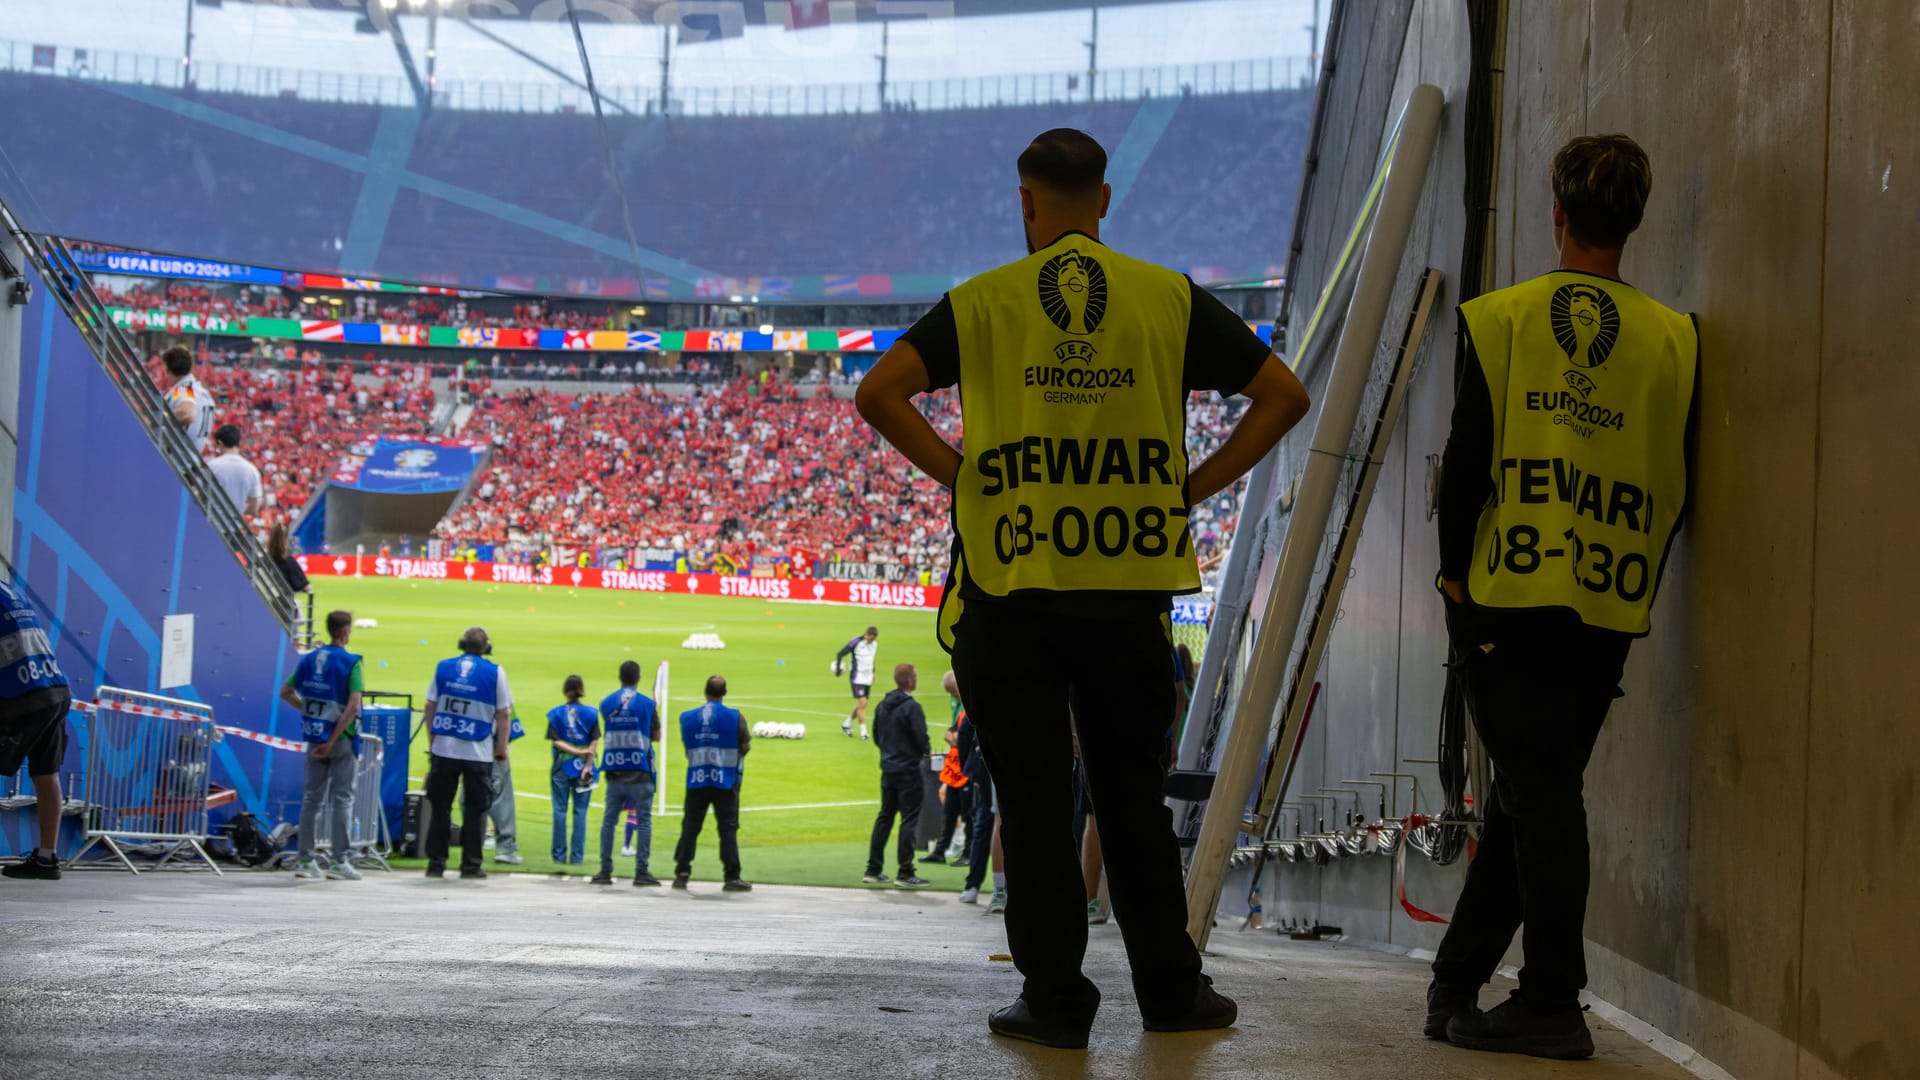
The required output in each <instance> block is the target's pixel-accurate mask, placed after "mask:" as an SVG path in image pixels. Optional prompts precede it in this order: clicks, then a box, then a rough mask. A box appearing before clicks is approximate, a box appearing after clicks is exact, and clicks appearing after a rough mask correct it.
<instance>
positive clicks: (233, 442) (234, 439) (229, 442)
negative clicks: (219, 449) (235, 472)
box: [213, 424, 240, 450]
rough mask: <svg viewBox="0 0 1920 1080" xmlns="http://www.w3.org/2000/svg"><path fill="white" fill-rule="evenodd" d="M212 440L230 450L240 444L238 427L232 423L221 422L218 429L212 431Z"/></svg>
mask: <svg viewBox="0 0 1920 1080" xmlns="http://www.w3.org/2000/svg"><path fill="white" fill-rule="evenodd" d="M213 441H214V442H217V443H219V444H220V445H221V446H224V447H226V448H227V449H229V450H231V449H233V448H234V447H236V446H239V445H240V429H239V428H238V427H235V426H234V425H232V424H221V425H220V430H218V431H216V432H214V433H213Z"/></svg>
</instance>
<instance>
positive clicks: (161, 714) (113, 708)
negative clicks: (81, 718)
mask: <svg viewBox="0 0 1920 1080" xmlns="http://www.w3.org/2000/svg"><path fill="white" fill-rule="evenodd" d="M93 707H94V709H95V710H96V711H97V710H99V709H106V710H108V711H109V712H117V713H126V714H127V715H128V716H151V717H154V718H155V719H159V720H211V719H213V715H212V714H211V713H204V712H188V711H186V710H185V709H163V708H160V707H159V706H157V705H142V704H140V703H139V702H135V701H121V700H119V699H117V698H109V699H107V703H106V704H104V705H102V704H101V703H100V702H99V701H95V702H94V703H93Z"/></svg>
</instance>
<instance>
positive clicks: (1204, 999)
mask: <svg viewBox="0 0 1920 1080" xmlns="http://www.w3.org/2000/svg"><path fill="white" fill-rule="evenodd" d="M1239 1017H1240V1006H1238V1005H1235V1004H1234V1003H1233V999H1232V998H1230V997H1228V996H1226V995H1225V994H1222V993H1220V992H1219V991H1218V990H1215V989H1214V988H1213V978H1212V977H1211V976H1207V975H1202V976H1200V982H1199V985H1197V986H1195V987H1194V988H1193V1004H1191V1005H1189V1006H1187V1007H1186V1009H1185V1010H1183V1011H1181V1012H1178V1013H1175V1014H1173V1015H1171V1016H1167V1017H1163V1018H1161V1019H1158V1020H1151V1019H1147V1018H1145V1017H1142V1018H1141V1021H1140V1026H1141V1027H1144V1028H1146V1029H1147V1030H1148V1031H1211V1030H1213V1029H1214V1028H1224V1027H1232V1026H1233V1022H1234V1021H1235V1020H1237V1019H1239Z"/></svg>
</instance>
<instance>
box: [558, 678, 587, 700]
mask: <svg viewBox="0 0 1920 1080" xmlns="http://www.w3.org/2000/svg"><path fill="white" fill-rule="evenodd" d="M560 692H561V693H562V694H565V695H566V696H567V700H568V701H579V700H580V699H581V698H583V697H586V696H587V680H585V679H583V678H581V677H580V676H578V675H569V676H567V681H566V682H563V683H561V684H560Z"/></svg>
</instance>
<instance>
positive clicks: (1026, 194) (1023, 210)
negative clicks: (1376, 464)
mask: <svg viewBox="0 0 1920 1080" xmlns="http://www.w3.org/2000/svg"><path fill="white" fill-rule="evenodd" d="M1033 213H1034V211H1033V189H1032V188H1029V187H1027V186H1026V185H1025V184H1022V185H1021V186H1020V219H1021V220H1022V221H1032V220H1033Z"/></svg>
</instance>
